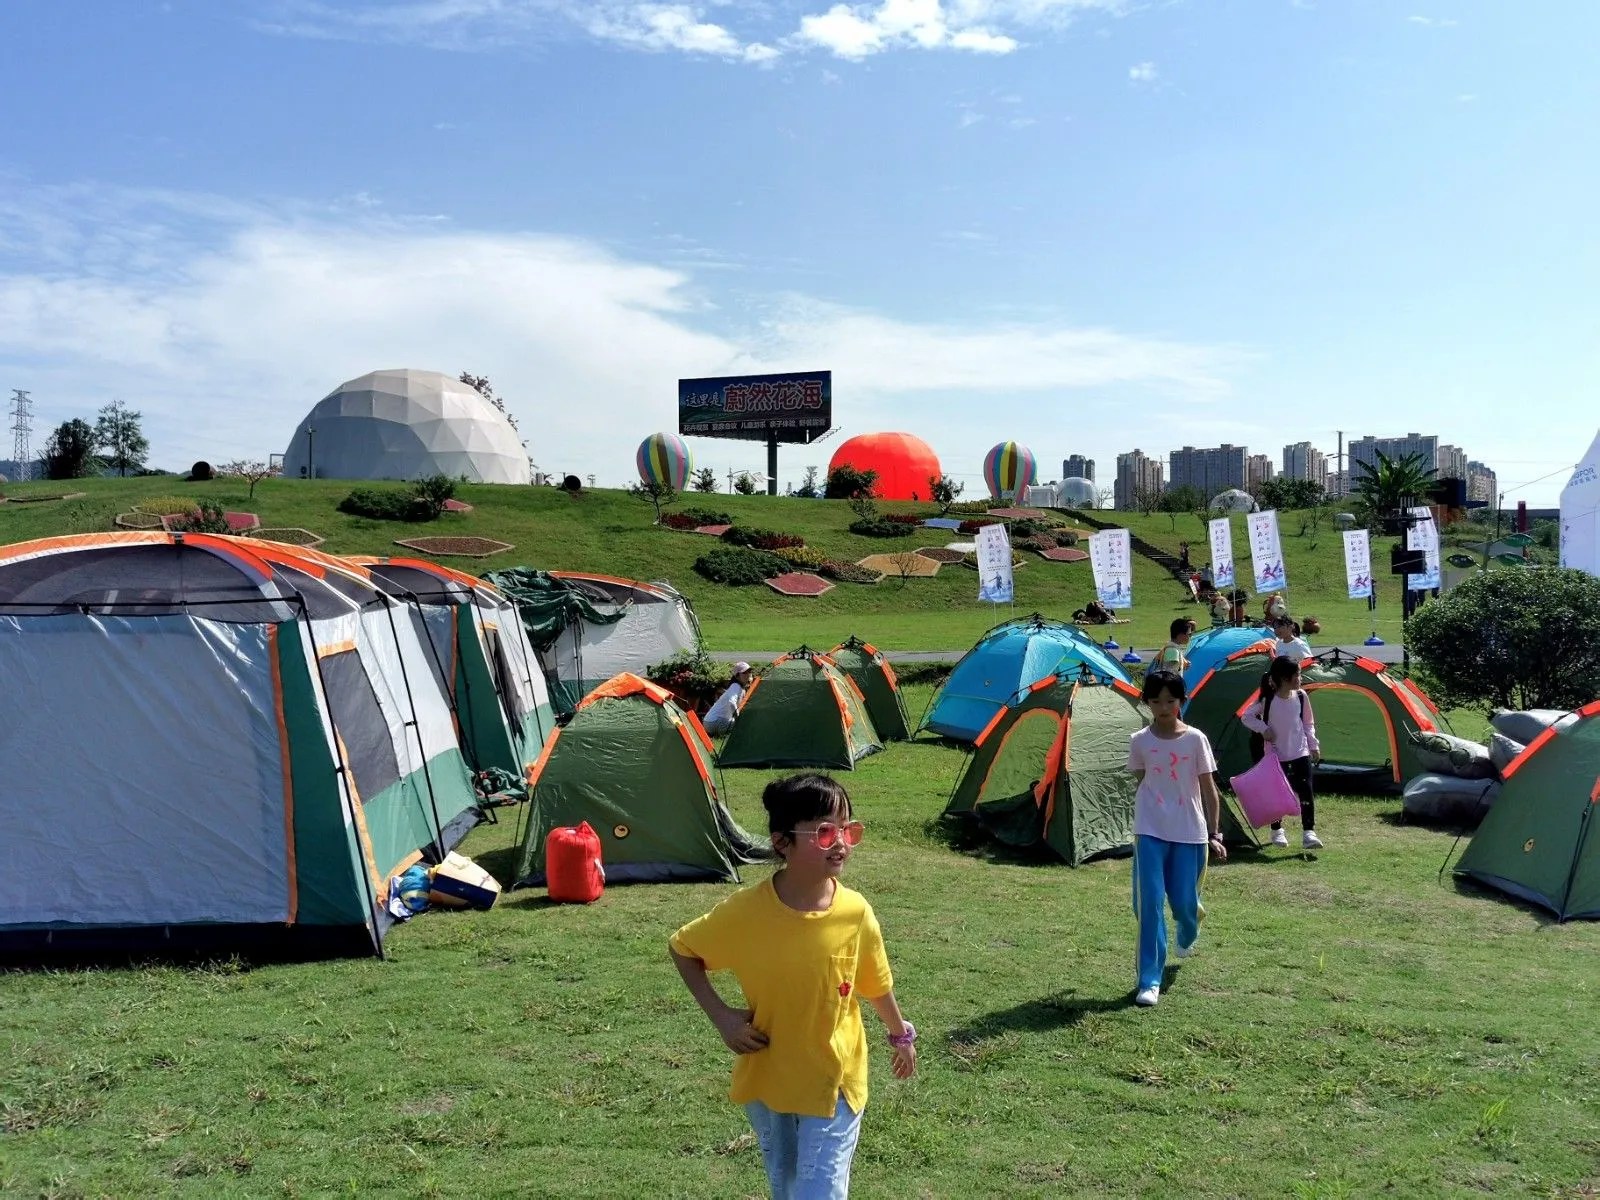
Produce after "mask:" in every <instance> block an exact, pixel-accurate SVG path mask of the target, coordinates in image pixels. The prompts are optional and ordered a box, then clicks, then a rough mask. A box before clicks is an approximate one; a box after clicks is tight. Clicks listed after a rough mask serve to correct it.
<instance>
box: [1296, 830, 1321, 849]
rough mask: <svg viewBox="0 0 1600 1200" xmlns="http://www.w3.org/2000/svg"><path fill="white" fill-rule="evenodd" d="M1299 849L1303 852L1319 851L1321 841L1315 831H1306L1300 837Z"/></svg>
mask: <svg viewBox="0 0 1600 1200" xmlns="http://www.w3.org/2000/svg"><path fill="white" fill-rule="evenodd" d="M1300 847H1301V849H1303V850H1321V849H1322V839H1321V838H1319V837H1318V836H1317V834H1316V830H1314V829H1308V830H1306V831H1305V832H1304V833H1302V834H1301V835H1300Z"/></svg>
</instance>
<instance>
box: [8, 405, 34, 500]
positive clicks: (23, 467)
mask: <svg viewBox="0 0 1600 1200" xmlns="http://www.w3.org/2000/svg"><path fill="white" fill-rule="evenodd" d="M32 434H33V402H32V401H31V400H29V399H28V393H27V392H25V391H23V390H22V389H21V388H12V389H11V457H12V458H14V459H16V460H17V481H18V482H19V483H26V482H27V481H28V480H29V479H31V478H32V477H33V445H32Z"/></svg>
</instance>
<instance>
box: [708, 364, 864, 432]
mask: <svg viewBox="0 0 1600 1200" xmlns="http://www.w3.org/2000/svg"><path fill="white" fill-rule="evenodd" d="M832 425H833V372H832V371H789V372H784V373H780V374H777V375H732V376H724V377H722V378H717V379H680V380H678V432H679V433H681V434H683V435H684V436H685V437H720V438H743V439H747V440H750V441H756V442H764V441H767V440H768V439H769V438H776V439H777V440H778V441H780V442H809V441H813V440H815V439H816V438H818V437H820V436H821V435H822V434H824V433H826V432H828V430H829V428H831V427H832Z"/></svg>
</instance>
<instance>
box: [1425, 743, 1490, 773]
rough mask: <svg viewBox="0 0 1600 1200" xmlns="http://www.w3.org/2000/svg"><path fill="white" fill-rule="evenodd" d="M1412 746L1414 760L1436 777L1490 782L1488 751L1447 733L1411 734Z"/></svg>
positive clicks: (1483, 747)
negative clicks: (1415, 757)
mask: <svg viewBox="0 0 1600 1200" xmlns="http://www.w3.org/2000/svg"><path fill="white" fill-rule="evenodd" d="M1411 744H1412V745H1413V746H1415V747H1416V751H1417V759H1418V761H1419V762H1421V763H1422V765H1423V767H1424V768H1426V769H1427V770H1429V771H1431V772H1433V773H1434V774H1435V775H1455V776H1457V777H1458V778H1461V779H1492V778H1494V764H1493V763H1491V762H1490V761H1489V747H1487V746H1482V745H1479V744H1478V743H1477V742H1469V741H1467V739H1466V738H1458V737H1451V736H1450V735H1449V734H1447V733H1413V734H1412V735H1411Z"/></svg>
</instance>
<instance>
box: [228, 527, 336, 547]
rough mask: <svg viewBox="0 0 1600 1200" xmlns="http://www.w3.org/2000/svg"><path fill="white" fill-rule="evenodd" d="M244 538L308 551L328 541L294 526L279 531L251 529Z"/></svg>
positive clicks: (318, 534)
mask: <svg viewBox="0 0 1600 1200" xmlns="http://www.w3.org/2000/svg"><path fill="white" fill-rule="evenodd" d="M245 536H246V537H253V538H259V539H260V540H262V541H263V542H281V543H283V544H284V545H285V546H300V547H303V548H305V549H308V550H309V549H312V548H314V547H317V546H320V545H322V543H323V542H325V541H327V540H328V539H327V538H325V537H323V536H322V535H321V534H320V533H312V532H311V530H309V529H300V528H298V527H296V526H285V527H283V528H281V529H252V530H250V531H249V532H248V533H246V534H245Z"/></svg>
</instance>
